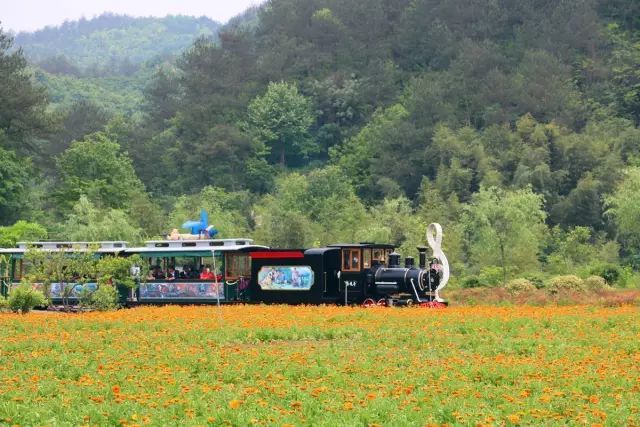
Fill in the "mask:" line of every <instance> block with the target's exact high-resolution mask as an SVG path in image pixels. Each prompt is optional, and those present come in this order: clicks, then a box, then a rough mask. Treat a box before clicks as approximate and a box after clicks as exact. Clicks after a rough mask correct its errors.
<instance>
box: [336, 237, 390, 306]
mask: <svg viewBox="0 0 640 427" xmlns="http://www.w3.org/2000/svg"><path fill="white" fill-rule="evenodd" d="M329 247H330V248H337V249H339V252H338V253H339V256H340V269H339V271H338V274H337V285H338V286H337V290H338V294H339V295H340V300H341V301H342V302H345V303H347V304H348V303H352V302H358V301H363V300H364V299H366V298H369V295H370V293H371V290H370V285H371V283H372V278H373V274H374V272H375V270H376V269H377V268H379V267H380V266H382V265H386V262H387V260H388V259H389V256H390V255H391V254H392V253H393V251H394V249H395V247H394V246H393V245H388V244H375V243H369V242H362V243H340V244H334V245H329Z"/></svg>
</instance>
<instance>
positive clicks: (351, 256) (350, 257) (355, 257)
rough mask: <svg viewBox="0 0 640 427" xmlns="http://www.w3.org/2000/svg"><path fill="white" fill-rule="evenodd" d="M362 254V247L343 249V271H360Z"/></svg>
mask: <svg viewBox="0 0 640 427" xmlns="http://www.w3.org/2000/svg"><path fill="white" fill-rule="evenodd" d="M360 262H361V256H360V249H343V250H342V270H343V271H360V266H361V264H360Z"/></svg>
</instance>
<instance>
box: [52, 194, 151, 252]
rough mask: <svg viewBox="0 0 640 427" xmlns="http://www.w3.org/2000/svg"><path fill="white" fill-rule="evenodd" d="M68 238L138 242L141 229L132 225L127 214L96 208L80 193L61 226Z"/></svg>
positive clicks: (90, 240) (92, 240) (115, 210)
mask: <svg viewBox="0 0 640 427" xmlns="http://www.w3.org/2000/svg"><path fill="white" fill-rule="evenodd" d="M62 234H63V235H64V236H65V238H66V239H68V240H79V241H89V242H97V241H100V240H125V241H129V242H139V241H140V240H142V238H141V237H142V230H141V229H139V228H137V227H136V226H135V225H132V224H131V222H130V220H129V218H128V217H127V214H126V213H125V212H124V211H122V210H119V209H109V208H102V209H98V208H96V206H94V205H93V203H91V201H89V199H88V198H87V196H85V195H82V196H80V199H79V200H78V202H77V203H76V204H75V205H74V206H73V211H72V212H71V213H70V214H69V216H68V217H67V220H66V221H65V223H64V224H63V226H62Z"/></svg>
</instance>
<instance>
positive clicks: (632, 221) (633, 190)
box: [606, 167, 640, 250]
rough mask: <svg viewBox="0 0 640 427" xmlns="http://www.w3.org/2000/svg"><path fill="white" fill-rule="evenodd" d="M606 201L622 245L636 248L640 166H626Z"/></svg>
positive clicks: (639, 242) (639, 240)
mask: <svg viewBox="0 0 640 427" xmlns="http://www.w3.org/2000/svg"><path fill="white" fill-rule="evenodd" d="M606 202H607V205H608V207H609V209H608V210H607V213H608V214H609V215H611V216H612V217H613V218H614V220H615V222H616V225H617V227H618V232H619V234H620V239H621V240H622V242H623V245H624V246H626V247H628V248H630V249H635V250H637V249H638V248H639V247H640V168H638V167H631V168H628V169H627V170H626V171H625V176H624V179H623V180H622V181H621V182H620V183H619V184H618V186H617V187H616V189H615V191H614V192H613V194H611V195H609V196H608V197H607V198H606Z"/></svg>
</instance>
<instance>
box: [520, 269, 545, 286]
mask: <svg viewBox="0 0 640 427" xmlns="http://www.w3.org/2000/svg"><path fill="white" fill-rule="evenodd" d="M524 278H525V279H527V280H528V281H529V282H531V284H533V286H535V287H536V289H542V288H544V275H542V274H537V273H530V274H527V275H525V276H524Z"/></svg>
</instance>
